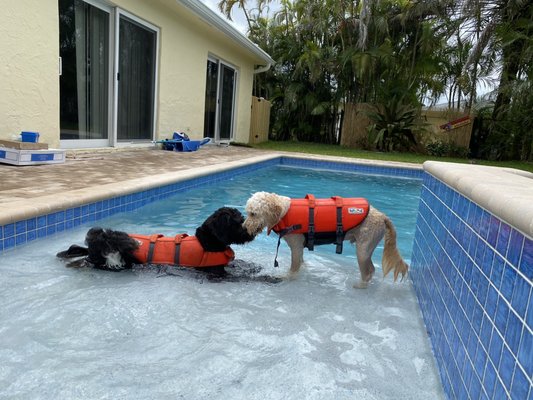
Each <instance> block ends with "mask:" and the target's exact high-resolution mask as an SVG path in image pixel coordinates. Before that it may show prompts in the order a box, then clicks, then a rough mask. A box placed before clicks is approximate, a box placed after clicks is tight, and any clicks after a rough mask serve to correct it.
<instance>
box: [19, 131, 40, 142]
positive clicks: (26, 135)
mask: <svg viewBox="0 0 533 400" xmlns="http://www.w3.org/2000/svg"><path fill="white" fill-rule="evenodd" d="M20 136H21V137H22V141H23V142H28V143H37V142H38V141H39V133H38V132H26V131H23V132H21V133H20Z"/></svg>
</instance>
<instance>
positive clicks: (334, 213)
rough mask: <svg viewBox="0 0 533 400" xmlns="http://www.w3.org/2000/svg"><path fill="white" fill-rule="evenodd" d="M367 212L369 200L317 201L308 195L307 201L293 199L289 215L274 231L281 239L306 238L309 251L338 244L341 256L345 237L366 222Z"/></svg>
mask: <svg viewBox="0 0 533 400" xmlns="http://www.w3.org/2000/svg"><path fill="white" fill-rule="evenodd" d="M368 210H369V204H368V200H366V199H363V198H346V199H344V198H342V197H339V196H333V197H331V198H329V199H315V197H314V196H313V195H312V194H308V195H307V196H305V198H304V199H291V206H290V208H289V211H287V214H285V215H284V216H283V218H282V219H281V220H280V221H279V222H278V223H277V224H276V225H275V226H273V227H272V228H271V229H272V230H273V231H274V232H276V233H277V234H279V235H280V236H283V235H285V234H287V233H301V234H304V235H306V247H307V248H308V249H309V250H313V247H314V245H315V244H316V245H319V244H329V243H335V244H337V253H342V241H343V240H344V234H345V233H346V232H347V231H349V230H350V229H352V228H355V227H356V226H357V225H359V224H360V223H361V222H363V221H364V220H365V218H366V216H367V215H368ZM269 233H270V231H269Z"/></svg>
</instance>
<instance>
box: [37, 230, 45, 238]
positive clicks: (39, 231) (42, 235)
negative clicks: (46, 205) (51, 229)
mask: <svg viewBox="0 0 533 400" xmlns="http://www.w3.org/2000/svg"><path fill="white" fill-rule="evenodd" d="M37 237H38V238H39V239H42V238H44V237H46V228H37Z"/></svg>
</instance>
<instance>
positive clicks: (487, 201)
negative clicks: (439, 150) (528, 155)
mask: <svg viewBox="0 0 533 400" xmlns="http://www.w3.org/2000/svg"><path fill="white" fill-rule="evenodd" d="M423 166H424V170H425V171H426V172H427V173H429V174H431V175H433V176H434V177H436V178H437V179H439V180H440V181H442V182H444V183H445V184H446V185H448V186H450V187H451V188H453V189H455V190H456V191H457V192H459V193H461V194H462V195H464V196H465V197H467V198H468V199H470V200H472V201H473V202H474V203H476V204H478V205H479V206H480V207H482V208H484V209H485V210H486V211H488V212H490V213H492V214H493V215H495V216H496V217H498V218H500V219H502V220H503V221H505V222H507V223H508V224H509V225H511V226H513V227H515V228H516V229H518V230H519V231H521V232H522V233H523V234H525V235H527V236H528V237H529V238H533V174H532V173H530V172H527V171H521V170H516V169H512V168H502V167H492V166H485V165H470V164H455V163H447V162H440V161H426V162H425V163H424V164H423Z"/></svg>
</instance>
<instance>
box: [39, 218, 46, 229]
mask: <svg viewBox="0 0 533 400" xmlns="http://www.w3.org/2000/svg"><path fill="white" fill-rule="evenodd" d="M45 227H46V215H41V216H39V217H37V229H40V228H45Z"/></svg>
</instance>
